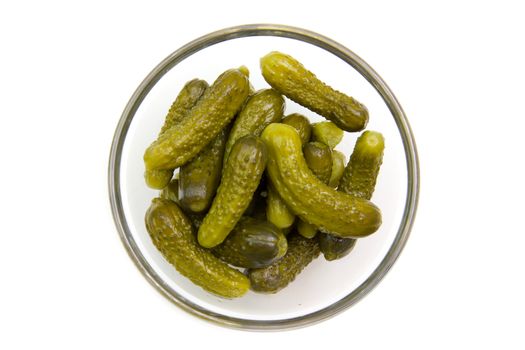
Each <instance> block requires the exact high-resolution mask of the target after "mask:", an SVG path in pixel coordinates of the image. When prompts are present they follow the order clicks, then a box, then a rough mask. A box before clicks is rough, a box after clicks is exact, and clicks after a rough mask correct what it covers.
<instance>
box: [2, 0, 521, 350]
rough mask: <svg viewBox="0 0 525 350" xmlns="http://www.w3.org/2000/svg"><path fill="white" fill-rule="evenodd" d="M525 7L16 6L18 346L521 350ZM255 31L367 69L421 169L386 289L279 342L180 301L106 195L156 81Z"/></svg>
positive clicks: (6, 221) (7, 169) (9, 198)
mask: <svg viewBox="0 0 525 350" xmlns="http://www.w3.org/2000/svg"><path fill="white" fill-rule="evenodd" d="M343 4H346V5H344V6H343ZM519 5H520V1H516V2H510V1H497V2H496V1H494V2H485V1H472V2H466V1H463V2H462V1H438V2H434V3H430V2H422V1H412V2H410V1H385V2H372V1H360V2H355V3H354V2H346V1H345V2H343V1H341V2H335V1H328V0H325V1H321V2H315V3H313V4H311V5H310V4H307V3H306V2H305V1H303V2H300V3H299V2H298V3H292V2H291V1H290V2H285V1H282V0H281V1H272V0H265V1H258V2H248V1H214V2H212V1H208V2H207V1H185V2H181V3H180V4H176V1H167V2H157V1H148V2H143V3H142V4H139V3H137V2H132V1H120V2H117V1H115V2H109V1H89V2H84V3H81V2H72V1H64V2H58V1H39V2H37V1H32V2H31V1H16V2H15V1H12V2H10V3H7V1H2V2H1V4H0V39H1V40H0V155H1V158H0V159H1V167H2V168H1V172H0V209H1V210H0V348H1V349H93V348H126V349H147V348H149V349H155V348H164V349H166V348H181V347H182V346H184V347H194V346H198V347H199V348H200V347H205V348H213V349H221V348H228V349H233V348H243V349H252V348H253V349H269V348H273V347H276V346H286V347H288V348H291V347H294V348H296V347H300V348H315V347H317V348H325V347H328V346H330V347H333V346H336V347H338V348H355V349H368V348H380V349H385V348H403V349H407V348H409V349H411V348H414V349H419V348H431V349H432V348H436V349H438V348H439V349H442V348H491V349H493V348H505V349H511V348H515V349H520V348H521V349H523V348H524V347H525V340H524V336H523V335H522V334H520V333H523V329H524V325H525V317H524V314H525V302H524V298H525V287H524V278H525V277H524V275H525V273H524V266H525V254H524V252H525V238H524V236H525V229H524V224H523V218H524V216H525V205H524V204H523V203H524V198H525V190H524V185H523V182H524V180H523V179H524V178H525V173H524V171H523V162H524V158H525V157H524V156H523V153H524V151H525V147H524V142H523V139H524V133H525V130H524V128H523V127H524V126H525V123H524V118H525V109H524V107H523V101H524V100H525V97H524V95H525V88H524V83H523V82H524V81H525V68H524V65H525V49H524V47H525V40H524V39H525V20H524V19H523V18H524V16H523V15H524V13H525V12H524V10H522V9H521V7H520V6H519ZM256 22H270V23H281V24H288V25H294V26H299V27H304V28H308V29H310V30H313V31H317V32H319V33H321V34H324V35H326V36H328V37H331V38H333V39H335V40H336V41H338V42H341V43H342V44H344V45H345V46H347V47H349V48H350V49H351V50H353V51H354V52H356V53H357V54H358V55H359V56H361V57H362V58H364V59H365V60H366V61H367V62H368V63H369V64H370V65H371V66H372V67H374V69H375V70H376V71H377V72H378V73H379V74H380V75H381V76H382V77H383V78H384V79H385V81H386V82H387V83H388V84H389V86H390V87H391V88H392V90H393V91H394V93H395V94H396V96H397V97H398V99H399V101H400V102H401V104H402V106H403V107H404V109H405V112H406V113H407V115H408V118H409V120H410V123H411V125H412V128H413V131H414V133H415V136H416V141H417V145H418V149H419V155H420V161H421V194H420V203H419V210H418V215H417V219H416V222H415V225H414V228H413V231H412V235H411V238H410V240H409V242H408V244H407V246H406V248H405V250H404V252H403V254H402V255H401V257H400V259H399V260H398V262H397V263H396V265H395V266H394V268H393V269H392V270H391V271H390V273H389V274H388V275H387V277H386V278H385V279H384V280H383V282H381V283H380V285H379V286H378V287H377V288H376V289H375V290H374V291H373V292H372V293H371V294H370V295H368V296H367V297H366V298H365V299H364V300H362V301H361V302H359V303H358V304H357V305H356V306H354V307H352V308H351V309H349V310H348V311H346V312H344V313H343V314H340V315H338V316H336V317H335V318H332V319H330V320H328V321H326V322H323V323H321V324H318V325H315V326H312V327H307V328H303V329H299V330H294V331H286V332H277V333H275V332H274V333H254V332H244V331H237V330H231V329H227V328H223V327H219V326H216V325H214V324H210V323H208V322H205V321H202V320H200V319H196V318H194V317H192V316H190V315H188V314H186V313H184V312H183V311H181V310H180V309H178V308H177V307H176V306H174V305H172V304H171V303H170V302H168V301H167V300H166V299H164V298H163V297H162V296H161V295H160V294H159V293H158V292H157V291H156V290H154V289H153V288H152V287H151V286H150V285H149V284H148V283H147V282H146V280H145V279H144V278H143V277H142V275H141V274H140V273H139V272H138V270H137V269H136V268H135V266H134V265H133V263H132V262H131V260H130V258H129V257H128V256H127V254H126V252H125V250H124V248H123V246H122V244H121V242H120V241H119V238H118V235H117V233H116V230H115V227H114V224H113V221H112V217H111V212H110V207H109V200H108V190H107V162H108V155H109V148H110V144H111V139H112V136H113V132H114V129H115V127H116V124H117V122H118V119H119V117H120V114H121V112H122V110H123V108H124V106H125V104H126V102H127V100H128V98H129V97H130V96H131V94H132V93H133V91H134V90H135V88H136V87H137V86H138V84H139V83H140V82H141V80H142V79H143V78H144V77H145V76H146V74H147V73H148V72H149V71H150V70H151V69H152V68H153V67H154V66H155V65H156V64H157V63H158V62H159V61H160V60H162V59H163V58H164V57H165V56H167V55H168V54H169V53H171V52H172V51H173V50H175V49H176V48H178V47H179V46H181V45H182V44H185V43H186V42H188V41H190V40H191V39H193V38H195V37H197V36H200V35H203V34H206V33H208V32H210V31H213V30H217V29H220V28H223V27H228V26H233V25H238V24H244V23H256Z"/></svg>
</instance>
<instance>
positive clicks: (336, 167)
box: [328, 149, 369, 199]
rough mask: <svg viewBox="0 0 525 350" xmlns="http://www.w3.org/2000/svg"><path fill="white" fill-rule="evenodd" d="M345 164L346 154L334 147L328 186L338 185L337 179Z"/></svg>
mask: <svg viewBox="0 0 525 350" xmlns="http://www.w3.org/2000/svg"><path fill="white" fill-rule="evenodd" d="M345 164H346V156H345V155H344V154H343V153H341V152H339V151H337V150H335V149H334V150H332V174H331V175H330V181H329V182H328V186H330V187H334V188H336V187H337V186H339V181H340V180H341V176H343V171H344V170H345ZM367 199H369V198H367Z"/></svg>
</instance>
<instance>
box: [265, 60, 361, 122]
mask: <svg viewBox="0 0 525 350" xmlns="http://www.w3.org/2000/svg"><path fill="white" fill-rule="evenodd" d="M260 63H261V71H262V75H263V77H264V79H265V80H266V81H267V82H268V84H270V86H271V87H273V88H274V89H276V90H277V91H279V92H280V93H282V94H283V95H285V96H286V97H288V98H290V99H291V100H292V101H295V102H297V103H299V104H300V105H302V106H304V107H306V108H308V109H310V110H312V111H314V112H316V113H318V114H320V115H321V116H323V117H325V118H326V119H328V120H330V121H332V122H334V123H335V124H337V126H339V127H340V128H341V129H343V130H345V131H360V130H363V129H364V128H365V126H366V124H367V122H368V110H367V109H366V107H365V106H364V105H363V104H361V103H360V102H358V101H357V100H355V99H354V98H352V97H350V96H348V95H345V94H344V93H342V92H339V91H337V90H334V89H333V88H332V87H330V86H328V85H326V84H325V83H323V82H322V81H321V80H319V79H318V78H317V77H316V76H315V75H314V74H313V73H312V72H310V71H308V70H307V69H306V68H305V67H304V66H303V65H302V64H301V63H300V62H299V61H297V60H296V59H294V58H293V57H291V56H289V55H286V54H283V53H280V52H277V51H273V52H270V53H269V54H267V55H266V56H264V57H262V58H261V62H260Z"/></svg>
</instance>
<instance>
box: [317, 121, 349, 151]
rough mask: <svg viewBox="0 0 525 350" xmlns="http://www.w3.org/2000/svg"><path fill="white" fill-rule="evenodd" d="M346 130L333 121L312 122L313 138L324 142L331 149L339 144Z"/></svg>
mask: <svg viewBox="0 0 525 350" xmlns="http://www.w3.org/2000/svg"><path fill="white" fill-rule="evenodd" d="M344 133H345V132H344V131H343V130H341V129H339V128H338V127H337V125H335V124H334V123H332V122H319V123H314V124H312V140H313V141H318V142H322V143H324V144H325V145H328V146H329V147H330V148H331V149H334V147H335V146H337V145H338V144H339V143H340V142H341V140H342V139H343V136H344Z"/></svg>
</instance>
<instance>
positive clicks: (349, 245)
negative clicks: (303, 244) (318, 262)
mask: <svg viewBox="0 0 525 350" xmlns="http://www.w3.org/2000/svg"><path fill="white" fill-rule="evenodd" d="M384 149H385V142H384V138H383V135H381V134H380V133H378V132H375V131H365V132H364V133H363V134H362V135H361V136H360V137H359V138H358V139H357V142H356V144H355V147H354V151H353V152H352V155H351V156H350V161H349V162H348V165H347V166H346V168H345V169H344V173H345V175H343V177H342V178H341V180H340V183H339V187H338V190H339V191H341V192H343V193H347V194H350V195H353V196H356V197H359V198H363V199H368V200H370V199H371V198H372V194H373V193H374V189H375V184H376V180H377V176H378V174H379V168H380V167H381V164H382V162H383V153H384ZM355 244H356V240H354V239H351V238H341V237H336V236H333V235H330V234H321V235H320V236H319V245H320V248H321V251H322V252H323V255H324V257H325V259H326V260H328V261H332V260H336V259H341V258H342V257H345V256H347V255H348V254H349V253H350V252H351V251H352V249H353V248H354V246H355Z"/></svg>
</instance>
